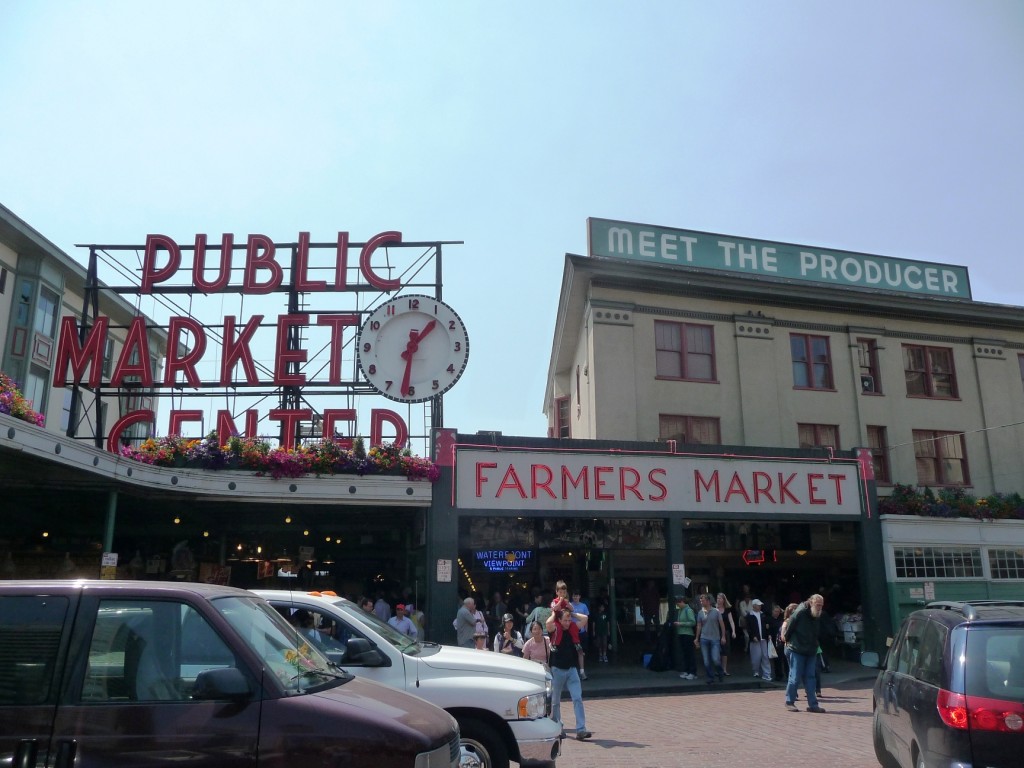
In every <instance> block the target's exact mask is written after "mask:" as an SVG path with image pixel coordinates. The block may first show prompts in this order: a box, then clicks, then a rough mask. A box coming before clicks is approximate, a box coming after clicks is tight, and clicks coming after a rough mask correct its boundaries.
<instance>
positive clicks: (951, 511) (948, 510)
mask: <svg viewBox="0 0 1024 768" xmlns="http://www.w3.org/2000/svg"><path fill="white" fill-rule="evenodd" d="M878 511H879V514H883V515H919V516H922V517H969V518H973V519H975V520H1008V519H1015V520H1024V497H1022V496H1021V495H1020V494H1019V493H1011V494H1005V493H993V494H990V495H989V496H983V497H981V498H977V497H975V496H972V495H970V494H969V493H967V491H966V490H965V489H963V488H940V489H939V490H938V492H935V491H933V490H932V489H931V488H924V489H922V490H918V489H916V488H914V487H913V486H910V485H902V484H899V483H897V484H896V485H894V486H893V488H892V493H891V494H889V495H888V496H886V497H884V498H880V499H879V500H878Z"/></svg>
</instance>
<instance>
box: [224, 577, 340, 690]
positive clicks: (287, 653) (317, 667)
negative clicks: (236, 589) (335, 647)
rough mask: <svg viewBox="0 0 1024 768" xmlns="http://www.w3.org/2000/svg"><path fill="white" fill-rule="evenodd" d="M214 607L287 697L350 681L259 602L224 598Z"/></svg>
mask: <svg viewBox="0 0 1024 768" xmlns="http://www.w3.org/2000/svg"><path fill="white" fill-rule="evenodd" d="M213 605H214V606H215V607H216V608H217V610H218V611H220V613H221V614H222V615H223V616H224V618H225V619H226V620H227V621H228V623H229V624H231V626H232V627H234V629H235V631H236V632H237V633H238V634H239V636H240V637H241V638H242V640H243V641H244V642H245V643H246V644H247V645H248V646H249V647H250V648H251V649H252V650H253V652H254V653H256V655H257V656H259V657H260V658H261V659H263V661H264V662H265V663H266V665H267V669H268V670H270V671H271V672H272V673H273V674H274V676H275V677H277V679H278V681H279V682H280V683H281V685H282V686H283V687H284V689H285V691H287V692H288V693H290V694H298V693H307V692H309V691H310V690H311V689H322V688H324V687H330V686H333V685H336V684H338V683H340V682H346V681H347V680H349V679H351V677H350V676H349V675H346V674H344V673H342V672H341V671H339V670H338V668H337V667H335V666H333V665H332V664H331V662H329V661H328V660H327V658H326V657H325V656H324V655H323V654H322V653H320V651H319V650H317V649H316V648H315V647H313V646H312V645H311V644H310V643H309V642H308V641H307V640H306V639H305V638H303V637H302V636H301V635H300V634H299V633H298V632H296V631H295V628H294V627H292V626H291V625H290V624H289V623H288V622H287V621H285V620H284V619H283V618H282V617H281V615H280V614H279V613H278V612H277V611H275V610H274V609H273V608H271V607H270V606H269V605H268V604H267V603H265V602H264V601H262V600H260V599H258V598H244V597H224V598H219V599H217V600H214V601H213Z"/></svg>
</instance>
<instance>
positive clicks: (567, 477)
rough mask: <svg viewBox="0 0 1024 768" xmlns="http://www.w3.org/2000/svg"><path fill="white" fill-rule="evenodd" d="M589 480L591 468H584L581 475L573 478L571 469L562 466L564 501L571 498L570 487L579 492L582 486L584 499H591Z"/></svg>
mask: <svg viewBox="0 0 1024 768" xmlns="http://www.w3.org/2000/svg"><path fill="white" fill-rule="evenodd" d="M589 478H590V470H589V467H583V469H581V470H580V473H579V474H578V475H577V476H576V477H573V476H572V473H571V472H570V471H569V468H568V467H567V466H565V465H564V464H563V465H562V498H563V499H567V498H569V486H570V485H571V486H572V487H573V488H574V489H575V490H577V491H578V490H579V489H580V486H581V485H582V487H583V498H584V499H589V498H590V483H589Z"/></svg>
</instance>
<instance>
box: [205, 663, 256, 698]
mask: <svg viewBox="0 0 1024 768" xmlns="http://www.w3.org/2000/svg"><path fill="white" fill-rule="evenodd" d="M250 695H252V691H250V690H249V680H248V678H246V676H245V673H243V672H242V670H240V669H236V668H235V667H223V668H221V669H207V670H204V671H203V672H200V673H199V674H198V675H197V676H196V683H195V685H194V686H193V687H192V698H193V699H199V700H210V699H247V698H249V696H250Z"/></svg>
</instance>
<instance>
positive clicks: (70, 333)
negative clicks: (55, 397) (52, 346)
mask: <svg viewBox="0 0 1024 768" xmlns="http://www.w3.org/2000/svg"><path fill="white" fill-rule="evenodd" d="M109 324H110V318H108V317H104V316H100V317H97V318H96V325H94V326H93V327H92V328H90V329H89V335H88V336H86V337H85V341H84V342H83V343H82V346H81V347H79V346H78V324H77V322H76V320H75V318H73V317H63V318H61V321H60V343H59V345H58V346H57V357H56V360H55V362H54V364H53V386H55V387H62V386H64V383H65V380H66V378H67V370H68V363H70V364H71V373H72V374H73V375H74V379H72V381H73V382H76V383H77V382H81V380H82V372H83V371H84V370H85V366H87V365H88V366H89V386H90V387H98V386H99V385H100V377H101V376H102V374H103V345H104V341H105V340H106V338H107V326H108V325H109Z"/></svg>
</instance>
